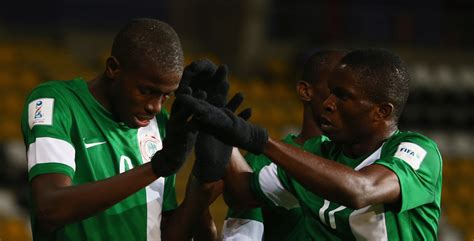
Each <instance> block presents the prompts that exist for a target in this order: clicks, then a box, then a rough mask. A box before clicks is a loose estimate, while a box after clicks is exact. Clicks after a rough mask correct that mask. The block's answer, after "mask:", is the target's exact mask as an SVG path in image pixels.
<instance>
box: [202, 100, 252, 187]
mask: <svg viewBox="0 0 474 241" xmlns="http://www.w3.org/2000/svg"><path fill="white" fill-rule="evenodd" d="M242 101H243V96H242V95H241V94H237V95H235V96H234V97H233V98H232V100H230V101H229V103H228V104H227V106H226V108H227V109H228V110H230V111H231V112H235V110H236V109H237V108H238V107H239V106H240V104H241V103H242ZM250 115H251V113H250V109H246V110H244V111H242V112H241V113H240V114H239V116H240V117H242V118H244V119H245V120H247V119H248V118H250ZM194 152H195V154H196V160H195V161H194V166H193V174H194V176H195V177H196V178H197V179H198V180H199V181H201V182H214V181H217V180H219V179H221V178H222V176H223V175H224V171H225V168H226V167H227V164H228V163H229V160H230V155H231V153H232V146H230V145H226V144H224V143H223V142H221V141H219V140H218V139H217V138H215V137H214V136H212V135H210V134H208V133H206V132H199V134H198V136H197V140H196V146H195V149H194Z"/></svg>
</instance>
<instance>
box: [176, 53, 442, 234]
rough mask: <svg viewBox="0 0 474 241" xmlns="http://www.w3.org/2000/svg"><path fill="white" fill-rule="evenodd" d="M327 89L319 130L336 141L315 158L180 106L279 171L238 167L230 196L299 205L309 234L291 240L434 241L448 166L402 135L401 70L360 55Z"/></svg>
mask: <svg viewBox="0 0 474 241" xmlns="http://www.w3.org/2000/svg"><path fill="white" fill-rule="evenodd" d="M328 85H329V90H330V95H329V97H328V98H327V99H326V100H325V101H324V104H323V107H324V108H323V113H322V116H321V127H322V130H323V133H324V135H326V136H327V137H328V138H329V139H330V140H328V141H325V142H322V143H321V145H320V148H319V150H318V151H317V152H315V153H309V152H305V151H302V150H301V149H299V148H297V147H294V146H292V145H289V144H286V143H283V142H280V141H277V140H274V139H272V138H270V137H268V135H267V132H266V131H265V129H263V128H261V127H257V126H255V125H252V124H251V123H248V122H247V121H244V120H242V119H240V118H238V117H236V116H235V115H233V114H231V113H230V112H228V111H225V110H223V109H220V108H215V107H213V106H210V105H209V104H208V103H206V102H204V101H201V100H198V99H196V98H193V97H192V96H190V95H183V96H180V97H178V99H177V101H178V102H180V103H181V104H187V105H188V106H190V108H192V109H193V112H194V116H193V121H195V122H197V123H199V126H200V130H203V131H206V132H208V133H211V134H212V135H214V136H215V137H217V138H219V139H220V140H221V141H223V142H225V143H227V144H230V145H234V146H236V147H240V148H243V149H246V150H249V151H251V152H253V153H256V154H259V153H263V154H265V155H266V156H268V157H269V158H270V159H271V160H272V161H273V163H274V164H272V165H269V166H265V167H264V168H262V169H261V170H260V172H258V173H254V174H252V170H251V169H250V168H248V167H247V170H245V169H244V167H243V165H245V164H246V163H245V162H243V161H242V162H240V163H241V164H242V168H240V169H239V173H236V174H235V175H232V176H230V177H227V176H226V178H225V181H226V182H225V187H226V189H227V190H229V191H230V192H232V195H233V197H234V198H239V199H238V200H237V203H241V204H242V203H247V204H248V206H250V207H252V206H258V205H259V204H260V203H261V202H263V203H268V204H273V205H277V206H281V207H285V208H291V207H293V205H294V203H295V201H297V202H298V203H299V204H300V206H301V208H302V210H303V213H304V217H305V224H304V225H305V232H301V235H300V236H298V237H294V240H437V230H438V221H439V216H440V201H441V183H442V158H441V155H440V153H439V150H438V147H437V145H436V143H434V142H433V141H432V140H431V139H429V138H427V137H425V136H423V135H421V134H419V133H415V132H408V131H401V130H399V129H398V125H397V123H398V120H399V117H400V115H401V113H402V111H403V107H404V105H405V103H406V100H407V98H408V94H409V75H408V71H407V69H406V66H405V64H404V62H403V61H402V60H401V59H400V58H399V57H398V56H397V55H395V54H393V53H391V52H389V51H386V50H381V49H363V50H355V51H352V52H350V53H348V54H347V55H346V56H345V57H344V58H342V60H341V62H340V63H339V64H338V66H337V67H336V68H335V70H334V72H333V73H332V74H331V78H330V80H329V82H328ZM226 175H229V173H227V174H226ZM290 194H291V195H290ZM292 197H296V200H294V199H293V198H292Z"/></svg>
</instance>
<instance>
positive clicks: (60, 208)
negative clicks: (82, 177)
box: [32, 164, 156, 231]
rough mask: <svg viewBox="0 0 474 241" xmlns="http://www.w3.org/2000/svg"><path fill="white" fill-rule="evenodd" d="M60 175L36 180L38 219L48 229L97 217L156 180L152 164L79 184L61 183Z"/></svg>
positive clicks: (46, 176) (34, 189) (33, 185)
mask: <svg viewBox="0 0 474 241" xmlns="http://www.w3.org/2000/svg"><path fill="white" fill-rule="evenodd" d="M55 175H56V176H55ZM57 175H59V174H46V175H41V176H38V177H36V178H35V179H33V182H32V188H33V196H34V200H35V203H36V208H37V212H38V221H39V224H40V227H42V228H43V229H44V230H45V231H53V230H55V229H57V228H59V227H61V226H63V225H65V224H67V223H71V222H74V221H78V220H81V219H84V218H88V217H90V216H93V215H95V214H97V213H98V212H100V211H103V210H105V209H107V208H109V207H111V206H113V205H114V204H116V203H118V202H120V201H121V200H123V199H125V198H126V197H128V196H130V195H132V194H133V193H135V192H137V191H138V190H140V189H142V188H143V187H145V186H146V185H148V184H150V183H151V182H153V181H154V180H155V179H156V176H155V175H154V174H153V172H152V169H151V166H150V165H149V164H145V165H142V166H139V167H136V168H134V169H132V170H130V171H127V172H124V173H122V174H120V175H117V176H114V177H111V178H108V179H104V180H101V181H98V182H94V183H88V184H83V185H78V186H71V185H70V184H69V185H62V184H60V185H58V184H59V183H61V182H60V181H57V180H53V179H54V178H56V177H57ZM59 176H61V175H59ZM63 177H64V176H63ZM60 178H61V177H60ZM48 179H49V180H48ZM48 183H49V184H48Z"/></svg>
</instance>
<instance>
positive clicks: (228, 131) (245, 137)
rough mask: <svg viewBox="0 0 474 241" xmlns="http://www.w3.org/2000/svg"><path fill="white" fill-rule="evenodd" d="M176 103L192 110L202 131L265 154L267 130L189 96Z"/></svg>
mask: <svg viewBox="0 0 474 241" xmlns="http://www.w3.org/2000/svg"><path fill="white" fill-rule="evenodd" d="M175 101H178V102H179V103H180V104H182V105H186V106H187V108H190V109H191V110H192V112H193V119H192V121H193V122H194V123H195V124H196V126H197V127H198V129H199V130H200V131H204V132H207V133H209V134H211V135H213V136H215V137H217V139H219V140H220V141H222V142H224V143H226V144H228V145H231V146H236V147H239V148H242V149H245V150H247V151H250V152H252V153H254V154H261V153H262V152H263V148H264V146H265V144H266V143H267V141H268V133H267V130H266V129H264V128H261V127H258V126H256V125H254V124H252V123H249V122H247V121H246V120H244V119H242V118H241V117H239V116H236V115H235V114H234V113H233V112H232V111H231V110H229V109H227V108H219V107H215V106H213V105H211V104H209V103H208V102H206V101H204V100H201V99H198V98H195V97H193V96H191V95H189V94H184V95H179V96H178V97H177V98H176V100H175Z"/></svg>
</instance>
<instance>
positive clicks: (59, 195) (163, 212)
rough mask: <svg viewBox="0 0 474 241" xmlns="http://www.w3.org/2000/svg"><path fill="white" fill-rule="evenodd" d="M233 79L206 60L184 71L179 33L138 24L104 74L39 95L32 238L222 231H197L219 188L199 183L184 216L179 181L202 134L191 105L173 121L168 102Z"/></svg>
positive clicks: (25, 124)
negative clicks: (204, 84) (206, 83)
mask: <svg viewBox="0 0 474 241" xmlns="http://www.w3.org/2000/svg"><path fill="white" fill-rule="evenodd" d="M226 71H227V70H226V68H225V67H220V68H219V69H217V70H216V69H215V68H214V67H213V66H211V65H209V64H206V63H202V62H199V63H194V64H192V65H190V66H188V67H186V69H185V70H184V73H183V52H182V49H181V44H180V41H179V38H178V36H177V34H176V32H175V31H174V30H173V29H172V28H171V27H170V26H169V25H167V24H166V23H163V22H161V21H158V20H154V19H137V20H134V21H132V22H130V23H129V24H127V25H126V26H125V27H124V28H123V29H122V30H121V31H120V32H119V33H118V34H117V36H116V37H115V39H114V43H113V47H112V52H111V56H110V57H109V58H108V59H107V60H106V68H105V71H104V73H103V74H101V75H99V76H98V77H96V78H95V79H93V80H92V81H89V82H86V81H84V80H83V79H81V78H76V79H73V80H70V81H52V82H47V83H44V84H41V85H40V86H38V87H37V88H35V89H34V90H33V91H32V93H31V94H30V95H29V96H28V98H27V100H26V103H25V108H24V111H23V117H22V132H23V135H24V142H25V145H26V147H27V155H28V171H29V181H30V185H31V194H32V196H31V198H32V207H31V217H32V231H33V239H34V240H35V241H43V240H48V241H49V240H63V241H69V240H97V241H99V240H104V241H111V240H141V241H145V240H161V239H163V240H188V239H189V237H190V236H191V234H190V233H191V232H192V231H196V232H198V233H202V234H206V231H214V232H215V229H214V230H213V229H212V227H209V225H210V223H209V222H199V223H198V224H196V223H197V219H198V218H200V217H201V214H203V213H205V212H206V209H207V207H208V205H209V201H210V200H211V199H212V196H213V192H214V189H215V188H216V187H215V185H214V183H212V182H200V181H197V180H196V179H194V178H191V181H190V182H189V184H188V189H187V193H186V198H185V200H184V201H183V203H182V204H181V205H180V206H179V208H177V203H176V195H175V187H174V183H175V175H174V173H175V172H176V171H177V170H178V169H179V168H180V167H181V165H182V164H183V163H184V161H185V159H186V156H187V155H188V154H189V152H190V150H191V149H192V148H193V147H194V145H195V141H196V135H197V131H195V130H193V129H192V128H190V127H189V126H188V125H187V124H186V119H187V118H188V117H189V116H190V115H191V113H189V112H188V111H187V110H186V107H185V106H180V105H173V106H172V109H171V113H170V115H169V120H168V113H167V112H166V111H165V110H164V109H163V108H162V104H163V102H164V101H165V100H166V99H167V98H168V96H169V95H170V94H171V93H172V92H174V91H175V90H176V89H177V88H178V85H179V89H178V91H181V92H183V93H187V94H191V93H192V89H191V88H190V87H189V86H190V84H193V83H194V82H196V81H197V79H199V78H200V81H201V80H207V79H213V80H215V81H214V82H213V84H215V85H216V86H222V85H223V86H224V87H225V86H227V89H228V83H227V82H226V79H225V76H226ZM180 81H181V84H180ZM194 84H195V85H196V83H194ZM198 84H199V83H198ZM203 89H204V90H206V91H208V92H210V93H211V94H218V93H220V92H216V91H214V92H215V93H214V92H213V91H212V89H206V88H203ZM224 89H225V88H224ZM178 93H179V92H178ZM194 94H195V96H196V97H197V98H203V96H202V95H203V93H201V94H199V92H197V93H194ZM208 95H209V93H208ZM165 134H166V137H165ZM200 146H201V147H202V146H206V143H205V141H201V143H200ZM197 149H198V148H197V147H196V150H197ZM199 150H200V154H201V155H202V153H204V154H206V149H203V148H200V149H199ZM229 156H230V154H229ZM196 157H199V155H198V153H197V154H196ZM219 157H220V158H224V159H225V157H222V156H219ZM227 159H228V157H227ZM199 224H200V225H199ZM194 225H196V226H197V227H194ZM199 228H200V229H199ZM209 235H211V236H212V234H209ZM214 236H215V235H214Z"/></svg>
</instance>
